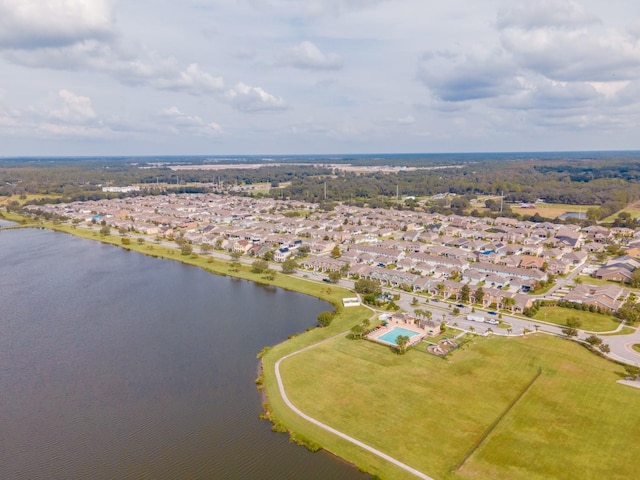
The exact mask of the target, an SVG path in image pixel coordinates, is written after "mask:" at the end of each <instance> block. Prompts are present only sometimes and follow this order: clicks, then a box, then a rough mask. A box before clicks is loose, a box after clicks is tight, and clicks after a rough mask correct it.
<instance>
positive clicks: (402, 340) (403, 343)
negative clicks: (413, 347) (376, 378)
mask: <svg viewBox="0 0 640 480" xmlns="http://www.w3.org/2000/svg"><path fill="white" fill-rule="evenodd" d="M408 343H409V337H407V336H406V335H400V336H398V338H396V344H397V345H398V353H400V354H401V355H402V354H404V353H405V352H406V351H407V344H408Z"/></svg>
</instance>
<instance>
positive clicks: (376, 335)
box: [367, 321, 427, 346]
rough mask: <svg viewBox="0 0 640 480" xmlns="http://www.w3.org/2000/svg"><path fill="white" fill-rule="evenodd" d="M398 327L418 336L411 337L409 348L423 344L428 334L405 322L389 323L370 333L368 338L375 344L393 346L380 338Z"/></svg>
mask: <svg viewBox="0 0 640 480" xmlns="http://www.w3.org/2000/svg"><path fill="white" fill-rule="evenodd" d="M396 327H400V328H404V329H405V330H410V331H412V332H415V333H416V335H414V336H412V337H409V344H408V345H407V346H411V345H415V344H416V343H419V342H421V341H422V340H423V339H424V338H425V337H426V336H427V332H425V331H424V330H423V329H421V328H420V327H417V326H416V325H411V324H409V323H405V322H398V321H389V323H387V325H385V326H380V327H378V328H376V329H375V330H373V331H372V332H370V333H368V334H367V338H368V339H369V340H373V341H374V342H378V343H380V344H382V345H393V344H392V343H390V342H385V341H384V340H380V337H381V336H383V335H384V334H386V333H389V332H391V331H392V330H393V329H394V328H396Z"/></svg>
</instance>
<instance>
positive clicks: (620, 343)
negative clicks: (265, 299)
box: [147, 237, 640, 366]
mask: <svg viewBox="0 0 640 480" xmlns="http://www.w3.org/2000/svg"><path fill="white" fill-rule="evenodd" d="M147 240H149V243H155V242H154V241H153V239H152V238H150V237H147ZM159 243H160V245H162V246H165V247H171V248H176V249H179V247H178V246H177V245H176V244H175V242H169V241H166V240H163V241H161V242H159ZM198 253H199V252H198ZM208 255H211V256H213V257H216V258H219V259H222V260H231V257H230V256H229V255H228V254H226V253H224V252H220V251H212V252H210V253H208ZM254 260H255V259H254V258H249V257H241V258H240V259H239V261H240V262H242V263H245V264H251V263H253V261H254ZM587 266H588V264H587V263H584V264H582V265H580V266H578V267H577V268H575V269H574V270H573V271H572V272H571V273H570V274H569V275H568V276H567V277H566V278H558V280H557V284H556V285H555V286H554V287H553V288H552V289H550V290H549V291H548V292H547V293H546V294H545V295H543V296H537V297H536V298H541V299H544V298H545V297H549V296H551V295H552V294H553V293H554V292H555V291H556V290H558V289H560V288H562V287H563V286H565V285H568V284H569V283H571V282H572V281H573V279H574V278H575V277H576V276H577V275H579V274H580V273H581V272H582V270H583V269H584V268H586V267H587ZM271 268H274V269H275V270H280V269H281V265H280V264H278V263H271ZM295 275H296V276H299V277H301V278H302V277H304V278H305V279H309V280H316V281H322V279H323V278H326V275H324V274H320V273H312V272H306V271H298V272H296V273H295ZM353 283H354V282H353V281H352V280H347V279H341V280H340V281H339V282H338V284H339V285H340V286H343V287H345V288H348V289H352V288H353ZM392 293H400V296H401V299H400V301H398V302H396V303H398V305H399V306H400V307H401V308H402V309H403V310H406V311H408V312H412V311H413V310H414V309H415V308H421V309H423V310H425V309H426V310H430V311H431V312H432V315H433V317H432V318H433V319H434V320H439V321H445V322H447V323H448V324H449V325H453V324H456V326H457V327H458V328H460V329H462V330H467V331H470V330H471V329H472V328H473V330H471V331H474V332H475V333H478V334H481V335H484V334H486V333H487V330H488V329H489V328H491V330H492V332H493V334H494V335H523V334H524V332H525V330H528V331H530V332H536V331H539V332H544V333H549V334H552V335H562V327H559V326H556V325H554V324H549V323H545V322H542V321H539V320H530V319H526V318H523V317H516V316H512V315H508V314H506V313H505V312H503V318H502V321H504V322H506V323H509V324H511V333H509V332H508V331H507V330H505V329H500V328H496V326H493V325H489V324H486V323H479V322H473V321H470V320H467V318H466V317H467V314H469V313H471V308H470V307H464V308H461V309H460V315H457V316H454V315H453V313H452V310H453V307H454V305H453V304H451V303H449V302H445V301H442V300H439V301H438V302H434V301H430V300H429V299H427V300H426V303H425V299H424V297H420V296H417V295H414V294H411V293H406V292H398V291H396V290H394V291H393V292H392ZM414 296H415V297H417V298H419V300H420V303H419V305H415V306H414V305H411V301H412V300H413V297H414ZM450 305H451V308H449V306H450ZM481 312H482V311H481V310H480V309H477V313H478V314H480V313H481ZM485 316H486V317H489V315H488V314H487V315H485ZM620 328H621V327H620ZM620 328H619V329H620ZM619 329H618V330H619ZM589 335H591V332H585V331H582V330H580V331H579V334H578V338H579V339H583V340H584V339H585V338H586V337H588V336H589ZM599 335H600V334H599ZM601 338H603V340H604V342H605V343H607V344H608V345H609V348H610V349H611V353H610V354H609V357H611V358H613V359H615V360H618V361H621V362H624V363H628V364H631V365H636V366H640V353H638V352H635V351H634V350H633V349H632V348H631V345H633V344H636V343H637V344H640V328H638V329H636V331H635V332H634V333H632V334H629V335H612V336H604V337H601Z"/></svg>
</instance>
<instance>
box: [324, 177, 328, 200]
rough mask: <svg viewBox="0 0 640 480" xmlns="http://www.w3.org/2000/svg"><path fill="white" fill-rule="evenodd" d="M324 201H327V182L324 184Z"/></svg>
mask: <svg viewBox="0 0 640 480" xmlns="http://www.w3.org/2000/svg"><path fill="white" fill-rule="evenodd" d="M324 201H325V202H326V201H327V182H324Z"/></svg>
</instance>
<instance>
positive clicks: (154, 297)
mask: <svg viewBox="0 0 640 480" xmlns="http://www.w3.org/2000/svg"><path fill="white" fill-rule="evenodd" d="M325 309H326V304H323V303H322V302H320V301H318V300H316V299H313V298H310V297H306V296H303V295H298V294H292V293H290V292H284V291H281V290H277V289H269V288H264V287H259V286H256V285H254V284H252V283H250V282H245V281H239V280H233V279H229V278H221V277H215V276H212V275H210V274H207V273H205V272H203V271H202V270H199V269H196V268H192V267H186V266H183V265H180V264H179V263H177V262H171V261H166V260H160V259H153V258H151V257H146V256H144V255H138V254H135V253H131V252H126V251H124V250H121V249H119V248H117V247H112V246H108V245H102V244H99V243H97V242H92V241H87V240H81V239H77V238H74V237H71V236H67V235H63V234H57V233H53V232H48V231H41V230H13V231H0V392H1V395H0V425H1V426H0V478H7V479H29V480H36V479H47V480H50V479H82V478H86V479H92V480H93V479H122V478H126V479H129V478H135V479H178V478H189V479H199V478H201V479H278V480H282V479H334V478H340V479H364V478H367V477H365V476H364V475H362V474H361V473H359V472H358V471H357V470H356V469H354V468H352V467H351V466H348V465H346V464H344V463H343V462H341V461H340V460H338V459H336V458H334V457H332V456H330V455H328V454H326V453H323V452H321V453H316V454H311V453H309V452H307V451H306V450H305V449H304V448H302V447H297V446H294V445H292V444H290V443H289V442H288V438H287V436H285V435H282V434H275V433H272V432H271V431H270V425H269V424H268V423H267V422H262V421H260V420H258V418H257V416H258V414H259V412H260V410H261V408H260V406H261V401H262V400H261V398H260V395H259V394H258V392H257V391H256V388H255V385H254V383H253V381H254V379H255V377H256V368H257V361H256V359H255V355H256V353H257V352H258V351H259V350H260V349H261V348H262V347H263V346H264V345H270V344H274V343H277V342H279V341H281V340H283V339H284V338H286V337H287V336H288V335H289V334H291V333H294V332H298V331H302V330H304V329H305V328H307V327H308V326H310V325H312V324H314V323H315V317H316V316H317V314H318V313H319V312H320V311H322V310H325Z"/></svg>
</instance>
